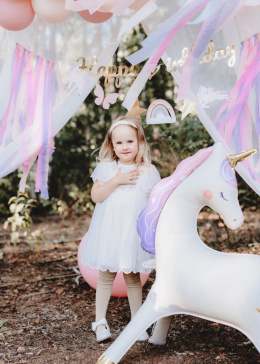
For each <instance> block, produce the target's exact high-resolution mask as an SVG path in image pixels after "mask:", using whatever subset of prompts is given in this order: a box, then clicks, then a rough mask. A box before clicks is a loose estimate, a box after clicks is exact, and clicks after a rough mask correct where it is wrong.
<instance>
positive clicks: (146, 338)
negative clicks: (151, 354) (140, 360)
mask: <svg viewBox="0 0 260 364" xmlns="http://www.w3.org/2000/svg"><path fill="white" fill-rule="evenodd" d="M148 339H149V335H148V334H147V332H146V331H144V332H143V333H142V334H141V335H140V336H139V338H138V339H137V341H147V340H148Z"/></svg>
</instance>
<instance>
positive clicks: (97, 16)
mask: <svg viewBox="0 0 260 364" xmlns="http://www.w3.org/2000/svg"><path fill="white" fill-rule="evenodd" d="M78 14H79V15H80V16H81V18H83V19H85V20H86V21H88V22H90V23H103V22H105V21H107V20H108V19H110V18H111V16H112V15H113V14H112V13H102V12H100V11H96V12H95V13H93V14H90V12H89V11H88V10H83V11H78Z"/></svg>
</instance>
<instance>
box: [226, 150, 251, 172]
mask: <svg viewBox="0 0 260 364" xmlns="http://www.w3.org/2000/svg"><path fill="white" fill-rule="evenodd" d="M255 153H257V149H256V148H254V149H246V150H244V151H242V152H240V153H237V154H227V155H226V157H227V159H228V161H229V164H230V166H231V168H235V166H236V165H237V163H238V162H241V161H243V160H245V159H246V158H248V157H250V156H251V155H253V154H255Z"/></svg>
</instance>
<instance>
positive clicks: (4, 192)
mask: <svg viewBox="0 0 260 364" xmlns="http://www.w3.org/2000/svg"><path fill="white" fill-rule="evenodd" d="M18 184H19V178H18V173H17V171H15V172H13V173H11V174H9V175H8V176H7V177H5V178H0V216H4V217H5V216H8V215H9V214H10V211H9V208H8V201H9V199H10V198H11V197H12V196H14V195H15V194H16V193H17V189H18V188H17V186H18Z"/></svg>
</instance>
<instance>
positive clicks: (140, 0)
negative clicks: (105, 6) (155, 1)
mask: <svg viewBox="0 0 260 364" xmlns="http://www.w3.org/2000/svg"><path fill="white" fill-rule="evenodd" d="M148 1H150V0H136V1H135V2H134V3H133V4H131V5H130V6H129V8H130V9H134V10H140V9H141V8H142V7H143V6H144V5H145V4H146V3H148Z"/></svg>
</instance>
